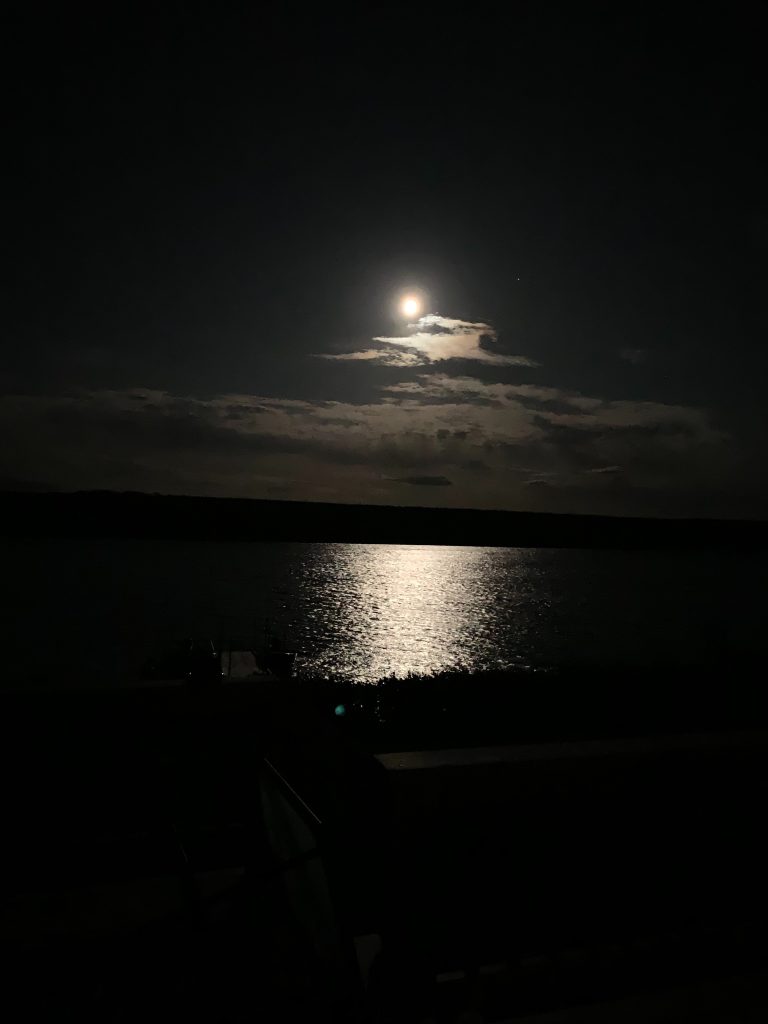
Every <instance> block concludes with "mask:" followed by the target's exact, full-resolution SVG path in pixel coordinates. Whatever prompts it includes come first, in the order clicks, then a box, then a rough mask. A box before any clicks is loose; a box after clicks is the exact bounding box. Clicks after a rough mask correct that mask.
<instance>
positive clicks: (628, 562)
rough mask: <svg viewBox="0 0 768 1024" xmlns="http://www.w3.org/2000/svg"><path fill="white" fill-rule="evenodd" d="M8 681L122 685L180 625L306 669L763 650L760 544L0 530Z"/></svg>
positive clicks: (654, 660) (351, 671) (360, 675)
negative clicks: (670, 547)
mask: <svg viewBox="0 0 768 1024" xmlns="http://www.w3.org/2000/svg"><path fill="white" fill-rule="evenodd" d="M0 553H1V554H2V558H3V569H4V572H3V583H2V587H3V590H4V594H3V606H4V609H5V611H4V623H3V637H4V653H3V685H4V686H6V687H7V686H17V685H29V684H32V683H34V684H39V683H45V684H51V683H55V684H60V685H74V684H75V683H77V682H82V683H85V684H87V685H104V686H109V685H114V684H115V683H118V682H120V683H124V682H126V681H127V680H130V679H132V678H137V677H138V675H139V673H140V671H141V666H142V665H143V663H144V662H145V660H146V659H147V657H148V656H150V655H151V654H153V653H156V652H158V651H159V650H162V649H163V648H166V647H168V646H169V645H170V644H172V643H174V642H177V641H178V640H179V639H180V638H183V637H184V636H186V635H190V634H198V635H205V636H210V637H212V638H216V637H220V636H232V635H237V634H251V635H253V634H254V633H255V634H256V635H261V634H262V633H263V629H264V623H265V620H269V622H270V624H271V626H272V628H273V629H274V630H276V631H278V632H280V633H282V634H284V635H285V637H286V638H287V641H288V643H289V645H290V646H291V648H292V649H294V650H296V651H297V652H298V653H299V671H301V672H302V673H304V674H315V675H323V676H325V675H337V676H341V677H344V678H347V679H356V680H360V681H371V680H375V679H378V678H380V677H382V676H386V675H389V674H393V673H394V674H396V675H405V674H407V673H409V672H414V673H426V672H436V671H440V670H444V669H452V668H457V667H465V668H468V669H473V670H478V669H488V668H503V667H507V666H520V665H530V666H553V665H572V664H579V665H584V664H598V665H603V666H604V665H616V666H621V665H647V666H653V665H659V664H664V665H670V664H675V665H677V664H679V665H684V666H691V665H694V666H695V665H701V666H706V665H707V664H708V663H710V662H711V661H712V660H713V659H718V660H721V659H724V658H725V659H732V660H740V659H742V658H744V659H747V658H754V657H755V656H756V655H758V654H760V653H762V645H763V633H764V629H765V622H766V597H765V586H764V581H765V579H766V571H765V570H766V567H767V566H768V558H767V557H766V554H765V553H764V552H759V553H757V554H755V553H746V552H735V551H734V552H728V551H726V552H723V551H712V552H707V551H701V552H680V553H675V552H672V553H670V552H647V551H646V552H626V551H576V550H555V549H530V548H483V547H437V546H435V547H433V546H424V545H399V544H398V545H377V544H370V545H352V544H254V543H243V544H205V543H190V544H183V543H160V542H157V543H155V542H143V541H125V542H115V541H94V542H79V541H78V542H74V541H67V542H61V541H50V542H45V541H34V542H24V543H10V542H7V541H4V542H3V544H2V550H1V552H0Z"/></svg>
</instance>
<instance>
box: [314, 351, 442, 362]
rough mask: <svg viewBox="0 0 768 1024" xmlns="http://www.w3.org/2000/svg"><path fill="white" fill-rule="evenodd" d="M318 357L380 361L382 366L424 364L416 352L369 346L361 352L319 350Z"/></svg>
mask: <svg viewBox="0 0 768 1024" xmlns="http://www.w3.org/2000/svg"><path fill="white" fill-rule="evenodd" d="M316 358H317V359H331V360H337V361H340V362H342V361H347V360H351V361H355V360H363V361H369V362H374V363H378V364H379V365H380V366H423V365H424V361H423V359H421V358H420V357H419V356H418V355H417V354H416V353H415V352H402V351H400V350H398V349H395V348H391V349H387V348H368V349H364V350H363V351H361V352H340V353H330V352H319V353H318V354H317V356H316Z"/></svg>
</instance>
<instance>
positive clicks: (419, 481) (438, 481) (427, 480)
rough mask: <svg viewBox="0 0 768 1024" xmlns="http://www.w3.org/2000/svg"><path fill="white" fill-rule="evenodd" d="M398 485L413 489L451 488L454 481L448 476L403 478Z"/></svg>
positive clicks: (399, 478) (397, 481)
mask: <svg viewBox="0 0 768 1024" xmlns="http://www.w3.org/2000/svg"><path fill="white" fill-rule="evenodd" d="M396 483H399V484H410V485H411V486H412V487H451V486H452V485H453V481H452V480H449V479H448V477H447V476H401V477H397V478H396Z"/></svg>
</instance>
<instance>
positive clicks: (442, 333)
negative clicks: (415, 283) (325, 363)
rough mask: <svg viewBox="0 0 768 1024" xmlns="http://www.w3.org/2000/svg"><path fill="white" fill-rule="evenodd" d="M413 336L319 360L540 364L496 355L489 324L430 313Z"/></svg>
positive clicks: (392, 363) (378, 341)
mask: <svg viewBox="0 0 768 1024" xmlns="http://www.w3.org/2000/svg"><path fill="white" fill-rule="evenodd" d="M408 331H409V332H410V333H408V334H404V335H401V336H397V337H385V336H381V337H376V338H373V341H374V342H375V343H376V344H378V345H379V346H382V347H380V348H368V349H363V350H361V351H355V352H342V353H333V354H326V353H321V354H319V356H318V358H320V359H335V360H368V361H372V362H377V363H380V364H381V365H383V366H419V365H421V366H425V365H428V364H430V363H438V362H445V361H446V360H448V359H463V360H467V361H471V362H476V363H488V364H491V365H494V366H528V367H535V366H538V365H539V364H538V363H537V362H536V361H535V360H533V359H530V358H529V357H528V356H522V355H508V354H506V353H504V352H497V351H495V350H494V346H495V345H496V344H497V343H498V337H497V334H496V331H495V330H494V328H493V327H491V326H490V324H485V323H473V322H471V321H469V320H457V319H456V318H454V317H447V316H440V315H439V314H438V313H428V314H427V315H426V316H423V317H421V318H420V319H419V320H417V321H416V322H415V323H413V324H409V325H408Z"/></svg>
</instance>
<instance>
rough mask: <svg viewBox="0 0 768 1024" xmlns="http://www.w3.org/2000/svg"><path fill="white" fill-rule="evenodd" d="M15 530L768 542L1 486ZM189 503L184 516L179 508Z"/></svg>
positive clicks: (534, 542)
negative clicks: (14, 489) (19, 489)
mask: <svg viewBox="0 0 768 1024" xmlns="http://www.w3.org/2000/svg"><path fill="white" fill-rule="evenodd" d="M0 500H1V501H2V504H3V506H4V508H3V512H4V522H5V528H4V529H3V531H2V532H3V533H4V534H5V535H7V536H11V537H53V538H80V539H84V538H94V539H96V538H108V537H114V538H136V539H155V540H161V539H163V540H175V539H178V540H217V541H235V540H237V541H257V540H261V541H278V542H279V541H296V542H299V541H301V542H326V543H328V542H339V543H344V542H347V543H409V544H413V543H418V544H458V545H461V544H469V545H473V546H486V547H585V548H615V547H629V548H649V547H664V548H677V547H682V548H690V547H710V546H715V547H722V546H741V545H744V544H747V543H753V544H759V545H760V546H766V545H768V522H766V521H765V520H750V519H705V518H690V517H689V518H659V517H656V518H651V517H640V516H618V515H616V516H606V515H593V514H572V513H563V512H529V511H513V510H504V509H471V508H435V507H429V506H406V505H372V504H364V503H341V502H320V501H297V500H294V499H271V498H222V497H208V496H202V495H174V494H159V493H156V492H155V493H149V492H145V491H109V490H88V491H25V492H21V491H0ZM182 506H183V514H181V515H180V514H179V512H180V508H181V507H182Z"/></svg>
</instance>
